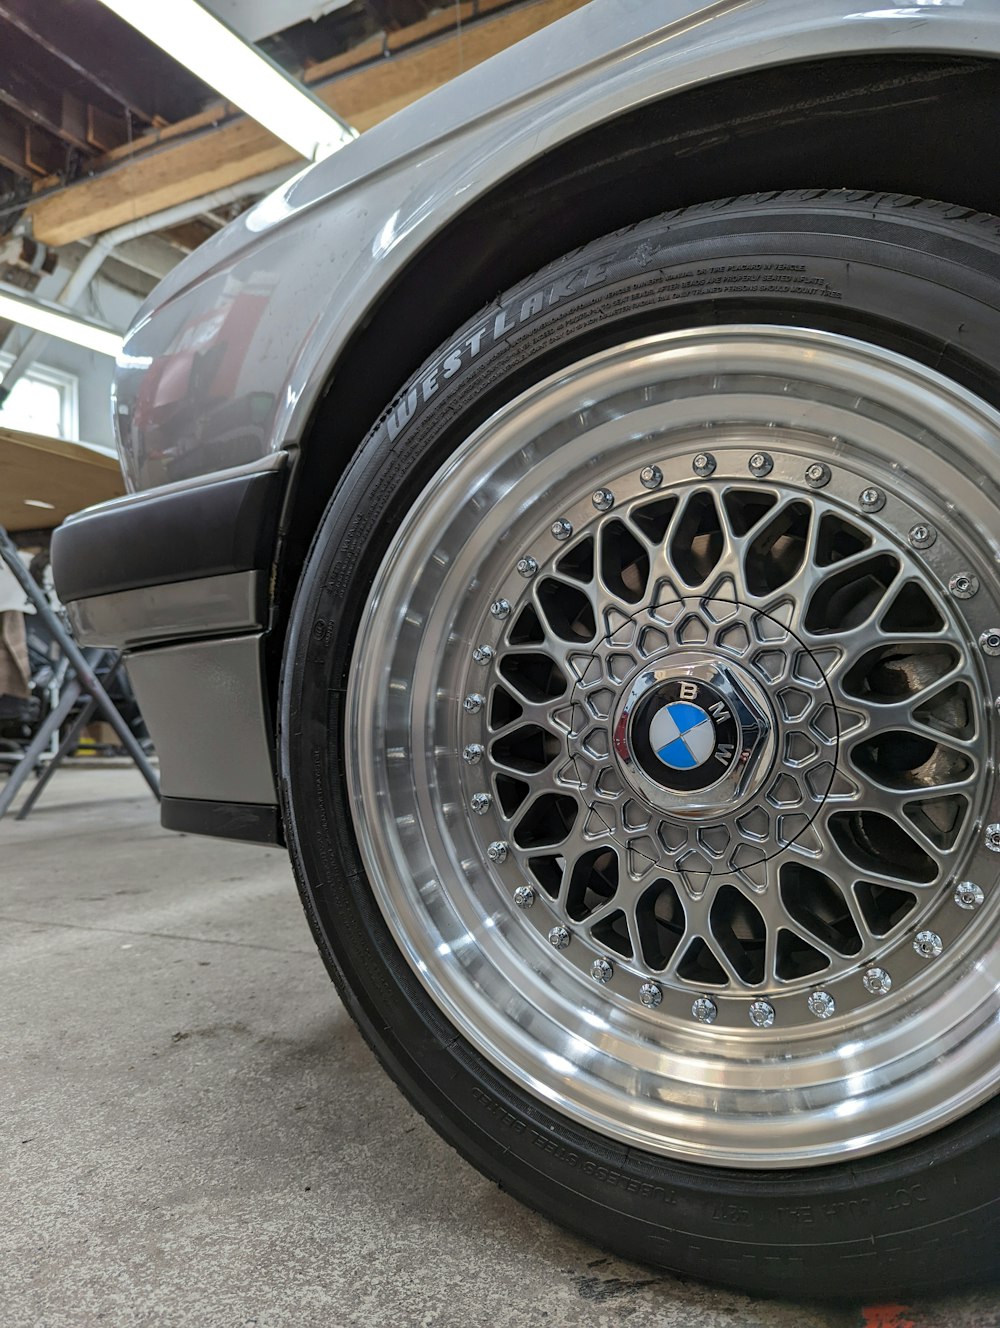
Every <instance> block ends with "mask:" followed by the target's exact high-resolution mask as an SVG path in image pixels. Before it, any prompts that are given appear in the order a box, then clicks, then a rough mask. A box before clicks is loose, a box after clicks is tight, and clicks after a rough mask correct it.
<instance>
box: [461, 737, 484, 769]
mask: <svg viewBox="0 0 1000 1328" xmlns="http://www.w3.org/2000/svg"><path fill="white" fill-rule="evenodd" d="M484 750H485V749H484V747H483V744H482V743H481V742H470V743H467V744H466V746H464V747H463V748H462V760H463V761H464V762H465V764H466V765H478V764H479V762H480V761H481V760H482V759H483V751H484Z"/></svg>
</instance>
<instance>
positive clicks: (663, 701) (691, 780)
mask: <svg viewBox="0 0 1000 1328" xmlns="http://www.w3.org/2000/svg"><path fill="white" fill-rule="evenodd" d="M631 736H632V744H631V745H632V750H633V753H634V755H635V758H636V760H637V761H638V763H639V765H641V766H642V768H643V770H644V771H645V772H646V774H647V775H649V776H650V778H652V779H654V780H656V782H657V783H659V784H663V785H665V786H666V787H667V788H671V789H677V790H689V789H701V788H708V787H709V786H710V785H711V784H715V783H716V782H717V781H718V780H720V779H721V778H722V777H723V775H725V774H726V773H727V772H728V771H729V769H730V768H731V766H732V765H733V762H734V761H735V760H736V759H737V757H738V755H739V752H740V748H741V746H742V743H741V741H740V739H741V734H740V726H739V723H738V721H737V719H736V716H735V715H734V714H733V709H732V706H731V705H730V703H729V701H728V699H727V698H726V697H725V696H723V694H722V693H721V692H720V691H719V690H717V689H716V688H715V687H713V686H712V685H711V684H710V683H706V682H701V681H698V680H696V679H693V678H690V677H678V678H671V679H669V680H667V681H665V682H663V683H661V684H660V686H659V687H656V688H654V689H653V690H652V691H651V692H650V693H649V694H648V695H647V696H646V697H645V698H644V700H643V702H642V704H641V705H640V706H639V708H638V711H637V713H636V714H635V716H634V718H633V720H632V735H631Z"/></svg>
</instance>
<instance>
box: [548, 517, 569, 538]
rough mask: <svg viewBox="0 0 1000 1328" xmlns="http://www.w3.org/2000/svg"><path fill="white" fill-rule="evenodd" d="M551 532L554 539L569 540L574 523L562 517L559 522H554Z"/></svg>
mask: <svg viewBox="0 0 1000 1328" xmlns="http://www.w3.org/2000/svg"><path fill="white" fill-rule="evenodd" d="M550 531H551V534H552V538H553V539H557V540H568V539H569V537H570V535H572V533H573V523H572V522H571V521H567V520H566V518H565V517H564V516H561V517H560V518H559V520H558V521H553V522H552V525H551V527H550Z"/></svg>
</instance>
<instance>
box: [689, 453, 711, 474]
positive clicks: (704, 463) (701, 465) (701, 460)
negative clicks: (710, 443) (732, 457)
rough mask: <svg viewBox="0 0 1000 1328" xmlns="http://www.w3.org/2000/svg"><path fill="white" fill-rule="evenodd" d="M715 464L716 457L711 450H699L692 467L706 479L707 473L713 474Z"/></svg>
mask: <svg viewBox="0 0 1000 1328" xmlns="http://www.w3.org/2000/svg"><path fill="white" fill-rule="evenodd" d="M715 465H716V462H715V457H714V456H712V454H711V452H699V453H698V455H697V456H696V457H695V459H694V460H693V461H692V462H691V469H692V470H693V471H694V473H695V474H696V475H700V476H701V477H702V479H704V477H705V476H706V475H711V473H712V471H713V470H714V469H715Z"/></svg>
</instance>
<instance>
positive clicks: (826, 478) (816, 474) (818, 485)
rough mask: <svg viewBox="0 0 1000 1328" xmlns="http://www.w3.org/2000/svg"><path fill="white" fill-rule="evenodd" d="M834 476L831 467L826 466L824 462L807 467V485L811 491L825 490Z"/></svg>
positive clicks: (817, 462) (816, 462) (815, 462)
mask: <svg viewBox="0 0 1000 1328" xmlns="http://www.w3.org/2000/svg"><path fill="white" fill-rule="evenodd" d="M831 476H832V472H831V470H830V467H829V466H827V465H824V464H823V462H822V461H814V462H813V464H812V465H811V466H807V467H806V483H807V484H808V485H809V487H810V489H823V488H825V487H826V486H827V485H828V484H829V483H830V479H831Z"/></svg>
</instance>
